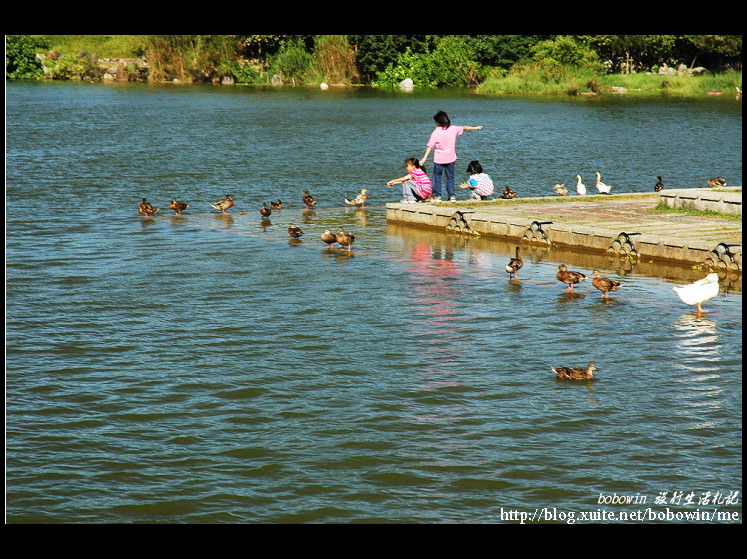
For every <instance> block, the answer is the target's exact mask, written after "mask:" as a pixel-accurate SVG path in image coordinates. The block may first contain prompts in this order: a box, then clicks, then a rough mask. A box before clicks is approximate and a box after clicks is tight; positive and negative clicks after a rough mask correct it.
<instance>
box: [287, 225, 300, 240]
mask: <svg viewBox="0 0 747 559" xmlns="http://www.w3.org/2000/svg"><path fill="white" fill-rule="evenodd" d="M288 234H289V235H290V236H291V237H293V238H294V239H298V238H299V237H300V236H301V235H303V231H301V228H300V227H299V226H298V225H293V224H291V225H289V226H288Z"/></svg>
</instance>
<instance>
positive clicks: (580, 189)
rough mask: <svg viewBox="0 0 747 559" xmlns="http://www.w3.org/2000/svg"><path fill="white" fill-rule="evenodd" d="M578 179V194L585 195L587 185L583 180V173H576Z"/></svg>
mask: <svg viewBox="0 0 747 559" xmlns="http://www.w3.org/2000/svg"><path fill="white" fill-rule="evenodd" d="M576 180H577V181H578V182H577V183H576V194H578V195H579V196H585V195H586V185H585V184H584V183H582V182H581V175H576Z"/></svg>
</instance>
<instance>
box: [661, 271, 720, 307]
mask: <svg viewBox="0 0 747 559" xmlns="http://www.w3.org/2000/svg"><path fill="white" fill-rule="evenodd" d="M672 289H674V291H675V293H677V296H678V297H679V298H680V301H682V302H683V303H685V304H686V305H690V306H691V307H697V308H698V315H700V314H701V313H702V312H703V307H702V305H703V304H704V303H706V302H708V301H710V300H711V299H713V298H714V297H715V296H716V295H718V290H719V286H718V274H716V273H710V274H708V275H707V276H706V277H704V278H703V279H701V280H698V281H696V282H693V283H691V284H690V285H684V286H678V287H673V288H672Z"/></svg>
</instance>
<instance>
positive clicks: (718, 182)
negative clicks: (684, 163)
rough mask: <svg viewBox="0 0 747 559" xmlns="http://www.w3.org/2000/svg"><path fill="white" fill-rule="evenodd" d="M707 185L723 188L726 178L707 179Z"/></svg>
mask: <svg viewBox="0 0 747 559" xmlns="http://www.w3.org/2000/svg"><path fill="white" fill-rule="evenodd" d="M708 186H710V187H711V188H723V187H725V186H726V179H725V178H724V177H715V178H713V179H710V180H709V181H708Z"/></svg>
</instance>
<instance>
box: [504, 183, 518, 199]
mask: <svg viewBox="0 0 747 559" xmlns="http://www.w3.org/2000/svg"><path fill="white" fill-rule="evenodd" d="M501 198H503V199H504V200H511V199H513V198H516V191H515V190H511V187H510V186H508V185H506V186H504V187H503V193H502V194H501Z"/></svg>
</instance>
